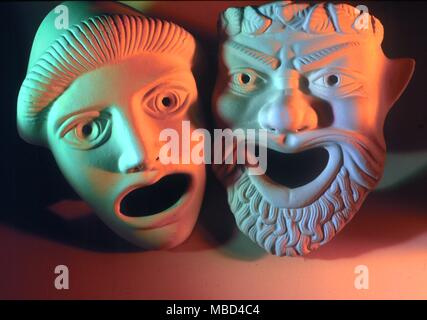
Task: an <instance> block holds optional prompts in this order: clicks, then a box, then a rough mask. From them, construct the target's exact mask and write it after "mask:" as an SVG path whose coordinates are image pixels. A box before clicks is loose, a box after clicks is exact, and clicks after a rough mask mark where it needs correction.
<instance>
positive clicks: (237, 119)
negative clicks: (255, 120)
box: [215, 93, 256, 128]
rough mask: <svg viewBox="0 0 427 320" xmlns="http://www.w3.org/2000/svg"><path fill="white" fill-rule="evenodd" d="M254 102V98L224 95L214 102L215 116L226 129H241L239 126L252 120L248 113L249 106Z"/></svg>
mask: <svg viewBox="0 0 427 320" xmlns="http://www.w3.org/2000/svg"><path fill="white" fill-rule="evenodd" d="M254 100H255V99H254V97H242V96H238V95H234V94H231V93H226V94H224V95H222V96H221V97H220V98H219V99H218V100H217V102H216V109H215V113H216V116H217V117H218V119H219V120H220V121H221V122H223V124H224V126H226V127H230V128H233V127H241V126H242V125H241V124H243V123H246V122H250V121H251V120H252V119H250V117H248V116H249V115H248V111H249V110H251V105H253V104H254V103H255V101H254ZM255 104H256V103H255Z"/></svg>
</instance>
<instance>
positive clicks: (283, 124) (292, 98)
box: [258, 90, 318, 134]
mask: <svg viewBox="0 0 427 320" xmlns="http://www.w3.org/2000/svg"><path fill="white" fill-rule="evenodd" d="M258 122H259V124H260V126H261V127H262V128H264V129H267V130H268V131H270V132H272V133H275V134H283V133H289V132H292V133H295V132H301V131H305V130H310V129H315V128H316V127H317V123H318V118H317V114H316V112H315V110H314V109H313V108H312V107H311V106H310V104H309V102H308V99H307V97H306V96H305V95H304V94H303V93H302V92H301V91H299V90H284V91H283V93H281V94H280V95H279V96H278V97H276V99H274V100H273V101H271V103H268V104H267V105H265V106H264V107H263V108H262V109H261V110H260V111H259V113H258Z"/></svg>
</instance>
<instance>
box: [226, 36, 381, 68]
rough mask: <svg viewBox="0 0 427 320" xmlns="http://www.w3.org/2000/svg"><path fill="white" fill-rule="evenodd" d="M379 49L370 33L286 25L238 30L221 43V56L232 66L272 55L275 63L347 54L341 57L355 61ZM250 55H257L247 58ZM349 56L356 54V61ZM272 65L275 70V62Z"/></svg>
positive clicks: (356, 62) (315, 59)
mask: <svg viewBox="0 0 427 320" xmlns="http://www.w3.org/2000/svg"><path fill="white" fill-rule="evenodd" d="M378 50H380V46H378V45H377V44H376V42H375V41H374V38H373V37H367V36H360V35H353V34H339V33H332V34H326V35H324V34H319V35H316V34H308V33H306V32H301V31H294V30H292V29H289V28H288V29H284V30H283V32H274V33H264V34H262V35H258V36H248V35H245V34H239V35H237V36H234V37H231V38H229V39H227V40H226V41H225V42H224V43H223V53H224V54H223V57H224V60H225V62H226V64H229V65H231V66H232V65H234V64H239V63H241V61H242V59H243V60H246V61H247V62H254V64H258V62H257V61H255V60H258V61H259V62H260V61H261V60H269V61H271V60H272V59H273V60H277V62H276V63H277V64H280V65H283V64H285V63H286V62H288V61H291V60H296V59H298V58H299V59H308V60H309V61H310V62H316V61H317V60H318V61H320V60H322V59H323V58H328V57H332V56H337V57H339V56H341V57H347V59H344V60H345V63H346V64H350V63H353V64H355V65H357V64H360V63H363V61H364V60H365V58H366V57H367V56H368V55H372V54H373V51H378ZM250 55H252V58H253V57H257V58H258V59H247V56H250ZM365 56H366V57H365ZM259 57H262V59H259ZM349 57H350V59H349ZM352 57H357V59H358V61H356V59H352ZM326 60H327V59H326ZM304 61H306V60H304ZM271 67H272V68H271V69H273V70H275V67H274V65H272V66H271ZM287 67H289V65H288V66H287ZM292 67H295V65H294V66H292Z"/></svg>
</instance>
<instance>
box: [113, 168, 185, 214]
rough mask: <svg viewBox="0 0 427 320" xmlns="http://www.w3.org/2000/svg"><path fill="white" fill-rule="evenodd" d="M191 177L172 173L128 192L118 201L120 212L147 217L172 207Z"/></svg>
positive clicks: (183, 192) (183, 191) (182, 193)
mask: <svg viewBox="0 0 427 320" xmlns="http://www.w3.org/2000/svg"><path fill="white" fill-rule="evenodd" d="M190 183H191V177H190V176H189V175H188V174H181V173H180V174H172V175H167V176H165V177H163V178H161V179H160V180H159V181H157V182H156V183H154V184H152V185H149V186H146V187H141V188H138V189H135V190H133V191H131V192H129V193H128V194H127V195H126V196H125V197H124V198H123V199H122V200H121V201H120V213H121V214H123V215H125V216H128V217H147V216H151V215H155V214H158V213H160V212H163V211H165V210H167V209H169V208H171V207H173V206H174V205H175V204H176V203H177V202H178V201H179V200H180V199H181V198H182V196H183V195H184V194H185V193H186V192H187V191H188V189H189V187H190Z"/></svg>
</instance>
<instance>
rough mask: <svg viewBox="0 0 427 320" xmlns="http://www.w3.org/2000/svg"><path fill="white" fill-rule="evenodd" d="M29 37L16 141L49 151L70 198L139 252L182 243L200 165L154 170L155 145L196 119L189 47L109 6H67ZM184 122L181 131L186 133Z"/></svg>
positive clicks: (195, 206) (174, 34)
mask: <svg viewBox="0 0 427 320" xmlns="http://www.w3.org/2000/svg"><path fill="white" fill-rule="evenodd" d="M64 5H65V7H66V8H67V12H68V15H67V16H68V19H69V26H70V27H67V28H66V29H62V28H56V22H55V20H56V19H57V18H58V14H57V13H55V11H54V10H52V12H50V13H49V14H48V15H47V17H46V18H45V19H44V21H43V22H42V24H41V25H40V27H39V29H38V32H37V35H36V37H35V40H34V43H33V47H32V51H31V56H30V62H29V67H28V72H27V75H26V78H25V80H24V82H23V84H22V86H21V90H20V92H19V97H18V113H17V120H18V129H19V133H20V135H21V136H22V138H24V139H25V140H27V141H28V142H30V143H33V144H37V145H42V146H46V147H48V148H50V149H51V151H52V153H53V155H54V157H55V159H56V161H57V163H58V165H59V167H60V169H61V171H62V172H63V174H64V175H65V177H66V178H67V180H68V181H69V182H70V184H71V185H72V186H73V187H74V189H75V190H76V191H77V193H78V194H79V195H80V196H81V197H82V198H83V199H84V200H85V201H87V202H88V203H89V204H90V205H91V206H92V207H93V209H94V210H95V212H96V213H97V214H98V216H99V217H100V218H101V219H102V220H103V221H104V222H105V223H106V224H107V225H108V226H109V227H110V228H111V229H112V230H113V231H115V232H116V233H117V234H119V235H120V236H122V237H124V238H125V239H127V240H129V241H131V242H133V243H134V244H136V245H138V246H141V247H143V248H147V249H159V248H170V247H173V246H176V245H178V244H180V243H182V242H183V241H184V240H185V239H187V237H188V236H189V234H190V233H191V231H192V229H193V227H194V225H195V222H196V219H197V216H198V213H199V209H200V206H201V201H202V196H203V190H204V185H205V170H204V166H203V165H192V164H188V165H184V164H180V163H182V162H179V163H178V164H168V165H165V164H162V163H161V161H159V150H160V148H161V146H160V142H159V141H160V140H159V136H160V133H161V131H162V129H164V128H168V129H176V130H177V131H178V132H179V131H180V128H181V123H182V121H184V120H185V121H191V120H193V117H192V115H193V114H194V113H195V112H196V111H197V109H196V107H197V106H196V103H197V89H196V83H195V79H194V77H193V74H192V63H193V57H194V55H195V49H196V45H195V40H194V38H193V37H192V36H191V35H190V34H189V33H188V32H186V31H185V30H184V29H183V28H181V27H179V26H177V25H175V24H173V23H171V22H167V21H162V20H158V19H152V18H148V17H145V16H143V15H141V13H139V12H137V11H135V10H133V9H130V8H128V7H126V6H123V5H121V4H117V3H98V2H96V3H84V2H68V3H65V4H64ZM193 125H194V122H193V123H192V124H191V127H190V130H193V129H194V127H193Z"/></svg>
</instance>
